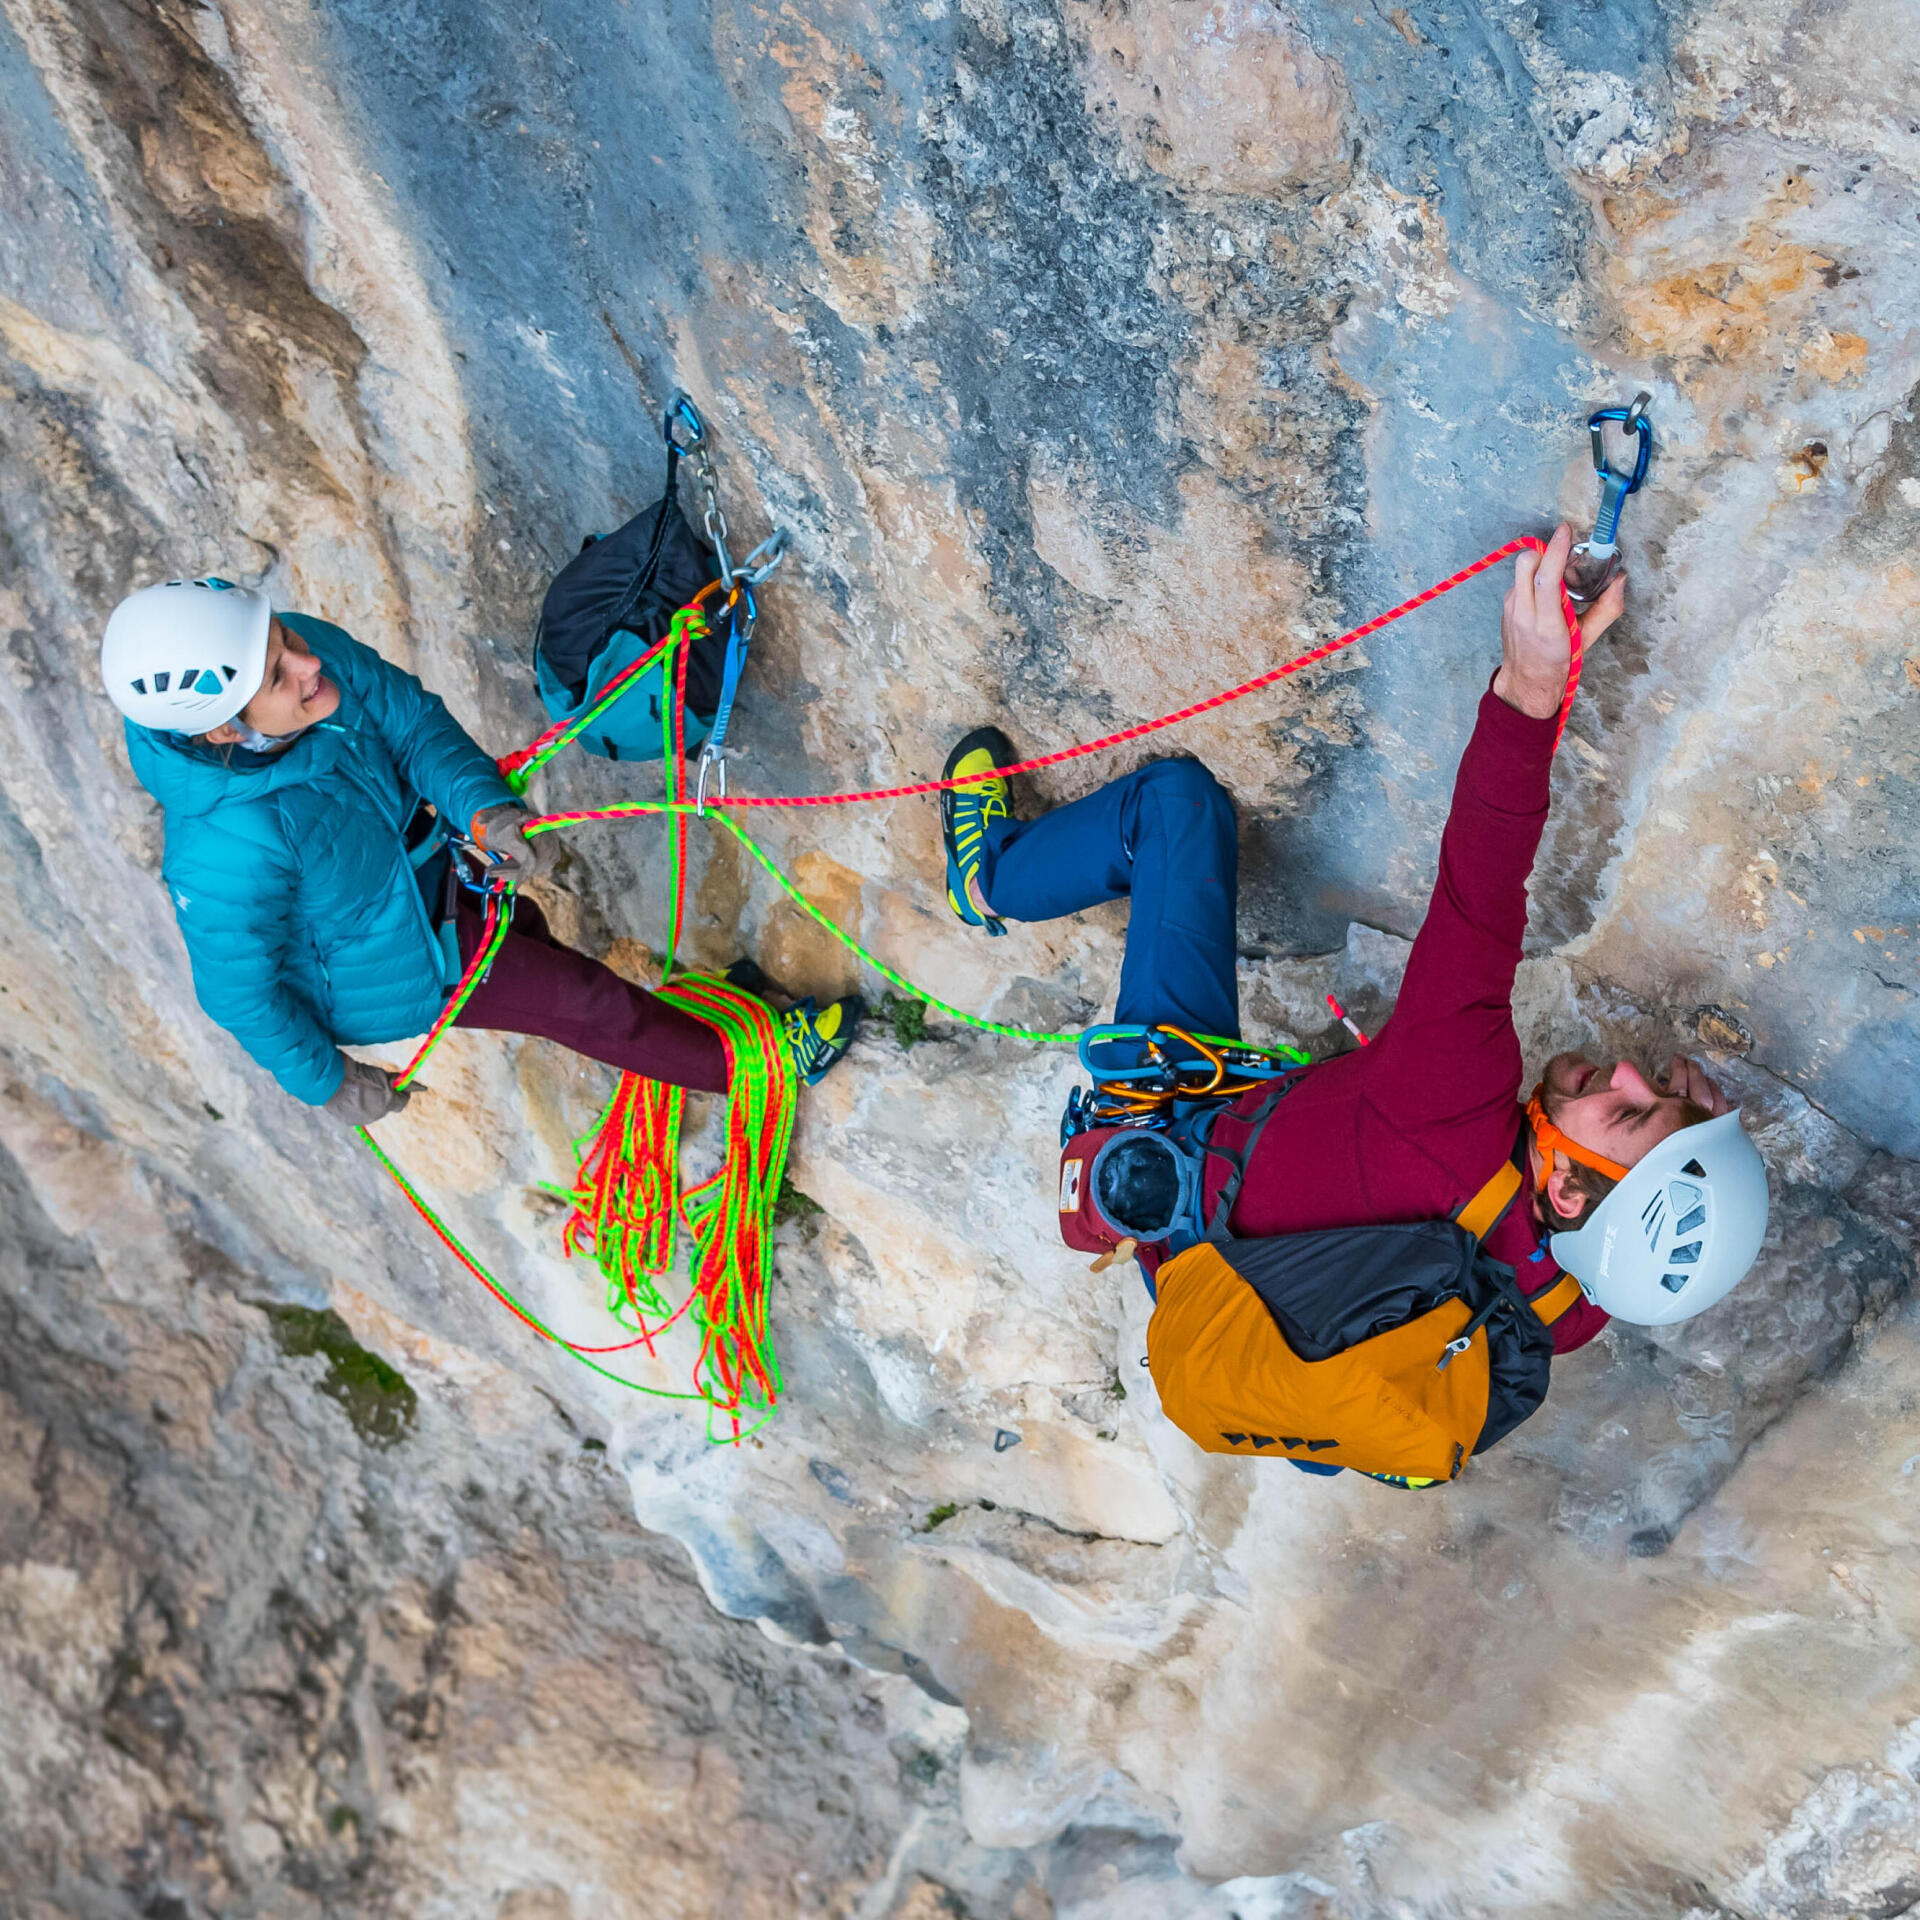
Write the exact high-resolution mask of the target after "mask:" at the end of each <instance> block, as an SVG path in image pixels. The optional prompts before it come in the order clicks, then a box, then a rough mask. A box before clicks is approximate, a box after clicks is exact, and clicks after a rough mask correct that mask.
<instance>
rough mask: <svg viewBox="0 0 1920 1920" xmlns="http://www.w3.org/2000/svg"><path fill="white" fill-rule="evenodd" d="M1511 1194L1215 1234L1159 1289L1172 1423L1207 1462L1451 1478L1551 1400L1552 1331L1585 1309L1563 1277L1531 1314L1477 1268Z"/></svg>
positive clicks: (1161, 1361)
mask: <svg viewBox="0 0 1920 1920" xmlns="http://www.w3.org/2000/svg"><path fill="white" fill-rule="evenodd" d="M1252 1144H1253V1143H1252V1140H1249V1142H1248V1150H1249V1152H1250V1151H1251V1148H1252ZM1245 1157H1246V1156H1245V1155H1242V1156H1241V1161H1242V1167H1244V1163H1245ZM1231 1184H1232V1186H1233V1188H1234V1190H1235V1192H1236V1193H1237V1190H1238V1186H1239V1169H1236V1172H1235V1175H1234V1178H1233V1181H1232V1183H1231ZM1519 1191H1520V1169H1519V1167H1518V1166H1517V1165H1516V1164H1515V1163H1514V1162H1513V1161H1511V1160H1509V1161H1507V1162H1505V1163H1504V1164H1503V1165H1502V1166H1501V1168H1500V1170H1499V1171H1498V1172H1497V1173H1496V1174H1495V1175H1494V1176H1493V1178H1492V1179H1491V1180H1489V1181H1488V1182H1487V1184H1486V1185H1485V1186H1484V1187H1482V1188H1481V1189H1480V1191H1479V1192H1478V1193H1477V1194H1475V1195H1474V1196H1473V1198H1472V1199H1471V1200H1469V1201H1468V1202H1467V1203H1466V1204H1465V1205H1464V1206H1463V1207H1461V1208H1460V1209H1459V1211H1458V1212H1457V1213H1456V1214H1455V1215H1454V1217H1453V1218H1452V1219H1450V1220H1419V1221H1410V1222H1407V1223H1404V1224H1399V1225H1389V1226H1371V1227H1340V1228H1334V1229H1330V1230H1327V1231H1324V1232H1316V1233H1289V1234H1279V1235H1275V1236H1274V1237H1272V1238H1270V1239H1263V1240H1236V1239H1234V1238H1233V1237H1232V1236H1231V1235H1230V1234H1228V1233H1226V1232H1225V1231H1224V1230H1223V1229H1221V1228H1219V1227H1216V1228H1215V1230H1214V1231H1213V1232H1212V1233H1211V1234H1210V1235H1209V1236H1208V1237H1207V1238H1206V1239H1204V1240H1202V1241H1200V1242H1198V1243H1197V1244H1196V1245H1193V1246H1190V1247H1188V1248H1187V1249H1186V1251H1185V1252H1183V1253H1179V1254H1176V1255H1175V1256H1174V1257H1173V1258H1172V1259H1170V1260H1168V1261H1166V1262H1165V1263H1164V1264H1163V1265H1162V1266H1161V1268H1160V1270H1159V1273H1158V1274H1157V1276H1156V1285H1157V1293H1158V1298H1157V1301H1156V1304H1155V1307H1154V1312H1153V1318H1152V1320H1151V1321H1150V1322H1149V1323H1148V1326H1147V1363H1148V1365H1149V1367H1150V1368H1151V1370H1152V1373H1153V1380H1154V1385H1155V1386H1156V1387H1158V1388H1159V1390H1160V1404H1161V1406H1162V1407H1163V1408H1165V1410H1166V1414H1167V1418H1168V1419H1169V1420H1171V1421H1172V1422H1173V1423H1174V1425H1175V1426H1177V1427H1178V1428H1179V1429H1180V1430H1181V1432H1182V1433H1184V1434H1185V1435H1186V1436H1187V1437H1188V1438H1189V1439H1190V1440H1192V1441H1193V1442H1194V1444H1195V1445H1196V1446H1200V1447H1204V1448H1205V1449H1206V1450H1207V1451H1208V1452H1209V1453H1243V1454H1253V1455H1256V1456H1263V1457H1264V1456H1271V1457H1273V1458H1277V1459H1287V1460H1300V1461H1307V1462H1310V1463H1311V1464H1313V1465H1316V1466H1332V1467H1352V1468H1354V1469H1355V1470H1357V1471H1358V1472H1361V1473H1368V1474H1374V1475H1377V1476H1381V1477H1385V1478H1390V1479H1398V1480H1405V1481H1409V1482H1420V1481H1442V1480H1451V1479H1453V1478H1454V1477H1455V1476H1456V1475H1457V1474H1458V1473H1459V1471H1460V1469H1461V1467H1462V1466H1464V1465H1465V1463H1466V1461H1467V1460H1468V1458H1469V1457H1470V1456H1472V1455H1473V1454H1476V1453H1484V1452H1485V1451H1486V1450H1487V1448H1489V1447H1490V1446H1492V1445H1493V1444H1494V1443H1495V1442H1496V1441H1498V1440H1502V1439H1504V1438H1505V1437H1506V1436H1507V1435H1508V1434H1509V1433H1511V1432H1512V1431H1513V1429H1514V1428H1515V1427H1517V1426H1518V1425H1519V1424H1520V1422H1521V1421H1522V1420H1524V1419H1526V1417H1527V1416H1528V1415H1529V1414H1530V1413H1532V1412H1533V1410H1534V1409H1535V1408H1536V1407H1537V1406H1539V1404H1540V1402H1541V1401H1542V1400H1543V1399H1545V1398H1546V1392H1547V1375H1548V1367H1549V1364H1550V1362H1551V1360H1552V1357H1553V1337H1552V1334H1551V1332H1550V1329H1551V1327H1552V1325H1553V1323H1554V1321H1555V1320H1557V1319H1558V1318H1559V1317H1560V1315H1561V1314H1563V1313H1565V1312H1566V1311H1567V1309H1568V1308H1569V1307H1571V1306H1572V1305H1573V1303H1574V1302H1575V1301H1576V1300H1577V1299H1578V1298H1579V1297H1580V1287H1579V1282H1578V1281H1576V1280H1574V1279H1573V1278H1572V1276H1571V1275H1563V1276H1562V1277H1561V1279H1560V1280H1559V1281H1558V1282H1557V1283H1556V1284H1555V1285H1553V1286H1552V1287H1549V1288H1548V1289H1546V1291H1545V1292H1543V1293H1541V1294H1539V1295H1537V1296H1535V1297H1534V1298H1533V1299H1531V1300H1529V1299H1527V1298H1525V1297H1524V1296H1523V1295H1522V1294H1521V1292H1520V1289H1519V1286H1518V1284H1517V1283H1516V1281H1515V1279H1514V1274H1513V1269H1512V1268H1511V1267H1509V1266H1506V1265H1505V1264H1504V1263H1502V1262H1500V1261H1497V1260H1493V1259H1490V1258H1489V1257H1488V1256H1487V1255H1486V1254H1485V1253H1484V1252H1482V1250H1481V1241H1482V1240H1483V1239H1484V1237H1485V1236H1486V1234H1487V1233H1488V1232H1489V1231H1490V1230H1491V1229H1492V1227H1493V1225H1494V1223H1495V1222H1496V1221H1497V1220H1499V1219H1500V1218H1501V1216H1502V1215H1503V1214H1504V1213H1505V1212H1506V1210H1507V1209H1508V1207H1510V1206H1511V1205H1512V1204H1513V1201H1514V1198H1515V1196H1516V1195H1517V1194H1518V1193H1519ZM1230 1210H1231V1201H1229V1202H1228V1206H1227V1208H1225V1209H1221V1210H1220V1211H1219V1212H1218V1213H1217V1214H1216V1219H1224V1218H1225V1214H1226V1212H1228V1211H1230Z"/></svg>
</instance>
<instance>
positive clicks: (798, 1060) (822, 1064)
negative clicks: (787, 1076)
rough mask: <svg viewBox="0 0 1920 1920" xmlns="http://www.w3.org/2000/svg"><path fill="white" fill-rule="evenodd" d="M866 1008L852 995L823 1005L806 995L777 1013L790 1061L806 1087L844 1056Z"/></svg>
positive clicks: (813, 1084) (830, 1069) (814, 1085)
mask: <svg viewBox="0 0 1920 1920" xmlns="http://www.w3.org/2000/svg"><path fill="white" fill-rule="evenodd" d="M866 1011H867V1004H866V1002H865V1001H864V1000H861V999H858V998H856V997H855V996H854V995H852V994H849V995H848V996H847V997H846V999H844V1000H836V1001H834V1002H833V1003H832V1004H831V1005H830V1006H827V1007H824V1008H823V1007H821V1006H820V1005H818V1004H817V1003H816V1002H815V1000H814V999H813V997H812V996H811V995H809V996H808V997H807V998H806V999H804V1000H802V1001H801V1002H800V1004H799V1005H798V1006H797V1007H789V1008H788V1009H787V1010H786V1012H785V1013H783V1014H782V1015H781V1016H780V1025H781V1028H782V1030H783V1031H784V1032H785V1034H786V1036H787V1045H788V1047H789V1048H790V1049H791V1050H792V1053H793V1064H794V1065H795V1066H796V1067H798V1068H799V1070H800V1077H801V1079H803V1080H804V1081H805V1082H806V1083H807V1085H808V1086H810V1087H817V1086H818V1085H819V1084H820V1082H821V1081H822V1080H824V1079H825V1078H826V1077H827V1075H828V1073H829V1072H831V1071H832V1069H833V1067H834V1065H835V1063H836V1062H838V1061H840V1060H842V1059H844V1058H845V1057H846V1051H847V1049H848V1048H849V1047H850V1046H852V1045H853V1036H854V1035H855V1034H856V1033H857V1032H858V1031H859V1030H860V1022H861V1019H862V1018H863V1017H864V1016H865V1014H866Z"/></svg>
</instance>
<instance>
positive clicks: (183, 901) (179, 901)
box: [173, 893, 193, 913]
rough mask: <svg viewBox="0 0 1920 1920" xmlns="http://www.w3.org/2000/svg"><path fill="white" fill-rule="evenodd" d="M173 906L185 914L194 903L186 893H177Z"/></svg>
mask: <svg viewBox="0 0 1920 1920" xmlns="http://www.w3.org/2000/svg"><path fill="white" fill-rule="evenodd" d="M173 904H174V905H175V906H176V907H178V908H179V909H180V911H181V912H182V913H185V912H186V910H187V909H188V908H189V907H190V906H192V905H193V902H192V901H191V900H189V899H188V898H187V896H186V895H185V894H184V893H176V894H175V895H174V896H173Z"/></svg>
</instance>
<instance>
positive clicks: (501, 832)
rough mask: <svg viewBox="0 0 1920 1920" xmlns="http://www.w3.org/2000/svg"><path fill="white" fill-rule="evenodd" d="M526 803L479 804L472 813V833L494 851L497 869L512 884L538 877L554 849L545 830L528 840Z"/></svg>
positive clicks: (543, 871) (491, 851)
mask: <svg viewBox="0 0 1920 1920" xmlns="http://www.w3.org/2000/svg"><path fill="white" fill-rule="evenodd" d="M531 818H532V816H531V815H530V814H529V813H528V812H527V810H526V808H525V807H482V808H481V809H480V811H479V812H478V813H476V814H475V815H474V816H473V837H474V839H475V840H476V841H478V842H479V844H480V845H481V846H483V847H485V848H486V850H487V851H488V852H489V853H490V854H492V855H493V857H494V860H495V861H496V862H497V864H498V866H499V870H500V872H501V873H502V874H503V875H504V876H505V877H506V878H507V879H509V880H511V881H512V882H513V883H514V885H515V886H518V885H519V884H520V883H521V882H522V881H523V880H537V879H539V877H540V876H541V875H542V874H543V873H545V872H546V870H547V869H548V868H549V867H550V866H552V865H553V856H554V849H553V846H552V845H551V843H550V842H549V840H548V837H547V836H546V835H545V834H541V835H539V836H538V837H537V838H535V839H532V840H529V839H528V838H527V835H526V825H527V822H528V820H529V819H531Z"/></svg>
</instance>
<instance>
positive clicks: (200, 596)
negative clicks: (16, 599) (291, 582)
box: [100, 580, 273, 733]
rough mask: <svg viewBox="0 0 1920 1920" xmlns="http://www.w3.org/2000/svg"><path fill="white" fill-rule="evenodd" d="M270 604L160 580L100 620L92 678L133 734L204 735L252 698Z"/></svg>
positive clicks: (255, 595) (202, 584)
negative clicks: (96, 672)
mask: <svg viewBox="0 0 1920 1920" xmlns="http://www.w3.org/2000/svg"><path fill="white" fill-rule="evenodd" d="M272 625H273V604H272V602H271V601H269V600H268V598H267V596H266V595H265V594H264V593H262V592H261V591H260V590H259V589H258V588H257V587H235V586H230V585H228V583H227V582H226V581H224V580H166V581H162V582H161V584H160V585H159V586H157V587H142V588H141V589H140V591H139V592H138V593H130V594H128V595H127V597H126V598H125V599H124V600H122V601H121V602H120V604H119V605H118V606H117V607H115V608H114V610H113V612H112V613H111V614H110V615H109V616H108V619H107V633H106V638H105V639H104V640H102V641H101V643H100V677H101V679H103V680H104V681H105V682H106V685H107V698H108V699H109V700H111V701H112V702H113V704H114V705H115V706H116V707H118V708H119V709H120V711H121V712H122V713H124V714H125V715H126V716H127V718H128V719H129V720H131V721H133V722H134V723H135V724H136V725H137V726H142V727H155V728H158V729H160V730H161V731H163V732H168V733H205V732H207V731H208V729H209V728H212V727H217V726H219V725H220V724H221V722H222V721H226V720H231V719H232V718H233V717H234V715H235V714H237V713H238V712H239V711H240V709H241V708H242V707H244V706H245V705H246V704H247V702H248V701H249V700H251V699H252V698H253V696H254V695H255V694H256V693H258V692H259V691H260V682H261V680H262V679H263V678H265V676H266V670H267V633H268V631H269V629H270V628H271V627H272Z"/></svg>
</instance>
